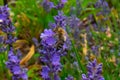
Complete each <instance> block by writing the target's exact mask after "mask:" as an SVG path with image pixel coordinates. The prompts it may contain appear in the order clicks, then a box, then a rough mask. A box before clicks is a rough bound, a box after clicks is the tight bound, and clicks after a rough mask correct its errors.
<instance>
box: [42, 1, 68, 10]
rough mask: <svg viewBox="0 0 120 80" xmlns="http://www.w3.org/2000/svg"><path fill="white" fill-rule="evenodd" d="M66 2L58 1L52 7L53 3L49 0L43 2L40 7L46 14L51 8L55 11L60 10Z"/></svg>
mask: <svg viewBox="0 0 120 80" xmlns="http://www.w3.org/2000/svg"><path fill="white" fill-rule="evenodd" d="M66 2H67V0H60V1H59V3H58V4H57V5H54V3H53V2H51V1H49V0H43V2H42V6H43V8H44V10H45V11H46V12H50V10H51V9H52V8H54V9H57V10H58V9H62V8H63V7H64V4H65V3H66Z"/></svg>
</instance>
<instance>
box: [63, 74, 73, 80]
mask: <svg viewBox="0 0 120 80" xmlns="http://www.w3.org/2000/svg"><path fill="white" fill-rule="evenodd" d="M65 80H74V78H73V76H71V75H68V77H66V78H65Z"/></svg>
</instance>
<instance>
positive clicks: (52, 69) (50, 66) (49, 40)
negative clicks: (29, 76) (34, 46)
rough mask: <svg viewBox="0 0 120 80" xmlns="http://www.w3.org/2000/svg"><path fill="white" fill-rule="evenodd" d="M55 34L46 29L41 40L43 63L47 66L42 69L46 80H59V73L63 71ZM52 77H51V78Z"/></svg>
mask: <svg viewBox="0 0 120 80" xmlns="http://www.w3.org/2000/svg"><path fill="white" fill-rule="evenodd" d="M54 35H55V33H54V32H53V31H52V30H51V29H48V30H47V29H45V30H44V33H42V34H41V36H40V38H41V39H42V40H41V44H42V49H41V50H40V53H41V54H42V56H41V57H40V58H41V61H42V62H44V63H45V64H46V66H43V67H42V72H41V75H42V78H44V79H45V80H59V76H58V72H59V71H60V70H61V63H60V52H59V51H57V50H56V49H55V47H54V46H55V43H56V39H55V37H54ZM50 75H51V76H52V77H51V76H50Z"/></svg>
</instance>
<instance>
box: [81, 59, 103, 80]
mask: <svg viewBox="0 0 120 80" xmlns="http://www.w3.org/2000/svg"><path fill="white" fill-rule="evenodd" d="M87 69H88V73H87V75H85V74H82V80H104V77H103V76H102V75H101V73H102V64H97V61H96V60H94V61H92V62H89V63H88V65H87Z"/></svg>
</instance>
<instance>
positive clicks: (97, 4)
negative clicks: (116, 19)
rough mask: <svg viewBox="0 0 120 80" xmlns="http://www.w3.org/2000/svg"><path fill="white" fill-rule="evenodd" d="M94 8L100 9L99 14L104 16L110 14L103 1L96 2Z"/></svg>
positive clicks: (107, 6)
mask: <svg viewBox="0 0 120 80" xmlns="http://www.w3.org/2000/svg"><path fill="white" fill-rule="evenodd" d="M95 8H101V11H100V12H99V14H103V15H105V14H108V13H110V8H109V5H108V3H107V2H106V1H105V0H98V1H97V2H96V4H95Z"/></svg>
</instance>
